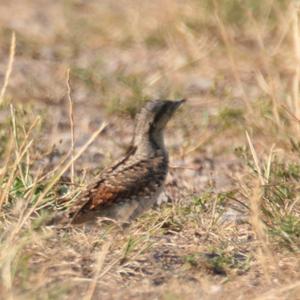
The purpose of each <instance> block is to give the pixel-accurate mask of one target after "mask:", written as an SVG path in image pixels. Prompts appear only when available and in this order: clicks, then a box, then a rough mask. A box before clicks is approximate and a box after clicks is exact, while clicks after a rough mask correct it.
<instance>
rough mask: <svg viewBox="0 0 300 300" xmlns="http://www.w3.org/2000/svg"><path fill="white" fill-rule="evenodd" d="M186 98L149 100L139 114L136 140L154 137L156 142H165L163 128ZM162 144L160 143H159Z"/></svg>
mask: <svg viewBox="0 0 300 300" xmlns="http://www.w3.org/2000/svg"><path fill="white" fill-rule="evenodd" d="M185 101H186V100H184V99H183V100H176V101H171V100H154V101H149V102H147V103H146V105H145V106H144V107H143V108H142V109H141V111H140V113H139V114H138V115H137V120H136V130H135V142H138V141H141V140H145V138H150V139H152V142H154V143H156V144H158V145H159V144H160V143H163V140H162V139H163V137H162V134H163V129H164V128H165V126H166V125H167V123H168V121H169V120H170V119H171V117H172V116H173V114H174V113H175V111H176V110H177V108H178V107H179V106H180V105H181V104H182V103H184V102H185ZM159 146H160V145H159Z"/></svg>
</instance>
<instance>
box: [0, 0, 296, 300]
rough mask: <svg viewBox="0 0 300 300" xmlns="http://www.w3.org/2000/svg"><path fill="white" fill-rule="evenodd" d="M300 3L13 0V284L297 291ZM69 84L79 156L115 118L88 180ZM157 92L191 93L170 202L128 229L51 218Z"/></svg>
mask: <svg viewBox="0 0 300 300" xmlns="http://www.w3.org/2000/svg"><path fill="white" fill-rule="evenodd" d="M298 14H299V12H298V7H297V5H296V3H294V2H291V1H278V2H276V1H268V0H265V1H245V2H242V1H217V0H216V1H195V0H189V1H167V0H163V1H151V3H150V2H148V1H144V2H142V1H133V0H132V1H131V0H130V1H123V0H122V1H108V0H105V1H93V0H92V1H79V0H65V1H46V0H45V1H43V0H39V1H37V0H36V1H34V0H23V1H15V0H13V1H1V2H0V25H1V26H0V42H1V43H0V45H1V46H0V54H1V56H0V57H1V59H0V66H1V68H0V82H1V83H2V82H3V83H4V85H3V86H4V88H3V89H2V92H1V98H0V161H1V165H0V207H1V210H0V222H1V227H0V239H1V243H0V270H1V273H0V276H1V280H0V298H1V299H165V300H171V299H172V300H173V299H300V296H299V295H300V271H299V270H300V260H299V253H300V219H299V217H300V206H299V205H300V204H299V179H300V166H299V154H300V144H299V132H300V131H299V130H300V127H299V120H300V104H299V95H300V94H299V80H300V75H299V74H300V50H299V49H300V33H299V25H298ZM13 32H15V42H14V41H13V40H12V33H13ZM10 54H11V62H12V72H11V74H10V76H8V75H9V73H10V72H9V69H10V67H8V65H9V60H10V59H9V57H10ZM68 69H69V70H70V78H69V79H70V80H69V84H70V88H71V92H70V94H69V95H68V85H67V70H68ZM5 82H7V83H8V84H7V86H6V85H5ZM68 96H71V99H72V103H73V118H74V142H75V145H74V152H75V153H78V151H80V149H82V147H84V146H85V145H86V143H87V142H88V140H89V139H90V137H91V136H92V135H93V133H94V132H95V131H96V130H97V129H98V128H99V127H100V126H101V124H102V123H103V122H106V123H107V126H106V128H105V129H104V130H103V131H102V132H101V133H100V134H99V136H98V137H97V138H96V139H95V140H94V141H93V143H92V144H91V145H90V146H89V147H88V148H87V149H86V150H85V151H84V152H83V153H82V155H81V156H80V157H79V158H78V159H77V160H76V161H75V163H74V169H75V178H74V182H73V183H72V182H71V181H72V176H71V171H70V170H71V169H70V166H68V167H66V168H65V170H64V167H65V166H66V164H67V163H68V162H70V150H72V147H71V144H72V137H71V134H70V102H69V99H68ZM158 98H166V99H179V98H186V99H188V101H187V103H186V105H185V107H183V108H182V109H181V110H180V111H179V112H178V114H176V116H175V117H174V120H172V121H171V123H170V124H169V126H168V129H167V132H166V144H167V146H168V149H169V151H170V172H169V175H168V179H167V183H166V188H165V197H164V198H165V199H164V200H165V201H163V203H162V204H161V205H158V206H157V207H154V208H153V209H152V210H150V211H149V212H147V213H145V214H144V215H143V216H142V217H140V218H139V219H137V220H136V221H135V222H133V223H132V224H131V226H130V227H129V228H127V229H126V230H120V229H119V228H117V227H116V226H114V225H109V224H98V225H94V226H76V227H75V226H74V227H70V228H58V227H47V226H45V225H44V221H45V216H46V215H49V214H50V213H51V214H56V213H57V212H58V210H60V209H61V208H62V207H61V206H62V205H61V203H60V199H61V197H62V196H64V195H65V196H66V195H67V196H69V195H73V194H72V193H75V192H76V191H78V190H80V189H81V188H82V187H83V186H84V185H86V184H87V183H88V182H89V181H90V180H91V179H92V178H93V176H94V175H95V174H98V173H99V172H100V171H101V170H102V169H103V168H104V167H105V166H108V165H109V164H111V163H112V162H113V161H114V160H115V159H117V158H118V157H120V156H121V155H122V154H123V153H124V152H125V151H126V148H127V147H128V145H129V143H130V141H131V137H132V132H133V126H134V115H135V114H136V112H137V111H138V109H139V108H140V107H141V106H142V104H143V103H144V101H146V100H148V99H158ZM66 156H67V158H66V159H65V161H63V159H64V158H65V157H66ZM69 205H71V204H69Z"/></svg>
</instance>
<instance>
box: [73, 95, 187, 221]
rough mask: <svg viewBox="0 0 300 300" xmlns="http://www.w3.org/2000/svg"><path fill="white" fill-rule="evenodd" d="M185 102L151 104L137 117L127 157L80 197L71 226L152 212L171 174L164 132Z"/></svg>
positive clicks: (128, 219)
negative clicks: (105, 218) (167, 177)
mask: <svg viewBox="0 0 300 300" xmlns="http://www.w3.org/2000/svg"><path fill="white" fill-rule="evenodd" d="M183 102H184V100H179V101H169V100H156V101H150V102H148V103H147V104H146V105H145V107H144V108H143V109H142V110H141V112H140V113H139V114H138V116H137V120H136V127H135V133H134V137H133V141H132V145H131V148H130V150H129V151H128V153H127V154H126V155H125V157H123V158H122V159H121V160H119V161H118V162H117V163H115V164H114V165H113V166H112V167H111V168H108V169H107V170H105V171H104V172H103V173H102V174H101V175H100V176H99V177H98V178H96V179H95V181H94V182H93V183H91V184H90V185H89V186H88V187H87V189H86V190H85V191H84V192H82V193H81V195H79V198H78V199H77V200H76V203H75V204H74V206H73V207H72V208H71V209H70V211H69V212H68V215H67V219H68V220H69V222H70V223H82V222H86V221H93V220H95V219H96V217H108V218H112V219H115V220H117V221H120V222H121V223H124V222H128V221H130V220H132V219H134V218H136V217H137V216H139V215H140V214H141V213H142V212H144V211H145V210H146V209H148V208H150V207H151V206H152V205H153V204H154V203H155V202H156V200H157V198H158V196H159V194H160V193H161V191H162V188H163V184H164V181H165V178H166V175H167V172H168V152H167V150H166V148H165V145H164V139H163V131H164V128H165V126H166V124H167V122H168V121H169V119H170V118H171V116H172V115H173V113H174V112H175V111H176V109H177V108H178V107H179V106H180V104H181V103H183Z"/></svg>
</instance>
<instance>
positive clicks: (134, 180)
mask: <svg viewBox="0 0 300 300" xmlns="http://www.w3.org/2000/svg"><path fill="white" fill-rule="evenodd" d="M161 163H164V161H163V158H154V159H153V160H152V161H151V163H149V161H147V160H141V161H139V162H135V163H132V164H129V165H127V166H126V165H123V166H120V168H118V169H114V170H113V171H111V172H109V171H107V172H105V173H103V174H102V176H101V178H100V179H99V180H98V181H96V182H94V183H93V184H91V185H89V186H88V188H87V189H86V190H85V191H84V192H83V193H82V195H80V197H79V199H78V201H77V203H76V204H75V206H74V207H73V208H72V209H71V211H70V214H69V215H70V217H71V218H72V220H74V219H75V218H76V217H77V216H78V215H82V214H84V213H85V212H88V211H91V210H97V209H101V208H103V207H105V206H109V205H112V204H114V203H116V202H121V201H123V200H124V201H126V199H128V198H130V197H131V196H132V195H137V196H138V195H139V194H140V193H141V192H143V191H145V189H146V188H150V189H151V186H152V188H156V187H157V186H159V185H160V184H161V182H162V181H163V180H164V178H165V176H166V171H165V170H163V169H164V168H162V171H161V172H158V171H157V170H158V169H160V168H157V165H158V164H161Z"/></svg>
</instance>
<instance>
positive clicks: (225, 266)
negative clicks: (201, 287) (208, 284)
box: [184, 248, 250, 276]
mask: <svg viewBox="0 0 300 300" xmlns="http://www.w3.org/2000/svg"><path fill="white" fill-rule="evenodd" d="M184 261H185V262H186V264H188V265H189V266H190V267H191V268H201V267H202V266H203V265H204V266H205V267H206V268H207V269H209V270H210V271H211V272H213V273H214V274H217V275H225V276H227V275H229V274H230V273H231V272H232V271H236V272H238V273H239V274H241V273H244V272H246V271H247V270H248V269H249V262H250V258H249V256H248V255H246V254H243V253H240V252H233V253H231V252H228V251H225V250H222V249H220V248H212V249H211V250H210V251H209V252H208V253H191V254H188V255H186V256H184Z"/></svg>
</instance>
